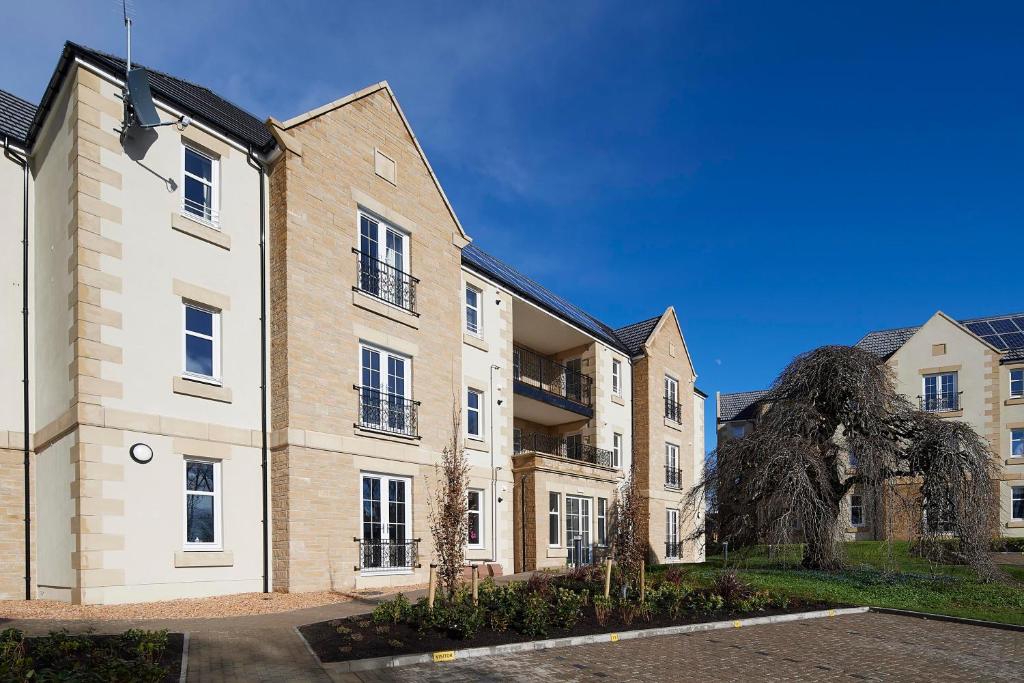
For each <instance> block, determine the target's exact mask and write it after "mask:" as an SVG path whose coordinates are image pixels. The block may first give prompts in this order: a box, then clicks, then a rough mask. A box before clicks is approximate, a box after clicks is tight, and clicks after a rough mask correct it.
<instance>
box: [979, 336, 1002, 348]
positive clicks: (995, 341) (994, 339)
mask: <svg viewBox="0 0 1024 683" xmlns="http://www.w3.org/2000/svg"><path fill="white" fill-rule="evenodd" d="M982 339H984V340H985V341H987V342H988V343H989V344H991V345H992V346H994V347H996V348H997V349H1005V348H1007V346H1006V342H1004V341H1003V340H1002V338H1001V337H1000V336H999V335H998V334H988V335H985V336H984V337H982Z"/></svg>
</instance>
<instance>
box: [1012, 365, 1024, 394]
mask: <svg viewBox="0 0 1024 683" xmlns="http://www.w3.org/2000/svg"><path fill="white" fill-rule="evenodd" d="M1010 398H1024V369H1022V370H1010Z"/></svg>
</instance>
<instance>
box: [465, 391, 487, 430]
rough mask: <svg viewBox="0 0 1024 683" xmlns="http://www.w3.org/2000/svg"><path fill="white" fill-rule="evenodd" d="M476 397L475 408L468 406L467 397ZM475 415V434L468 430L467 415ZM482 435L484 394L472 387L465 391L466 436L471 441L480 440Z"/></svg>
mask: <svg viewBox="0 0 1024 683" xmlns="http://www.w3.org/2000/svg"><path fill="white" fill-rule="evenodd" d="M470 396H476V408H474V407H472V406H471V405H470V404H469V397H470ZM470 413H476V429H477V431H476V432H471V431H470V430H469V415H470ZM483 433H484V392H482V391H480V390H479V389H473V388H472V387H470V388H468V389H466V436H468V437H469V438H471V439H478V440H482V439H483V438H484V437H483Z"/></svg>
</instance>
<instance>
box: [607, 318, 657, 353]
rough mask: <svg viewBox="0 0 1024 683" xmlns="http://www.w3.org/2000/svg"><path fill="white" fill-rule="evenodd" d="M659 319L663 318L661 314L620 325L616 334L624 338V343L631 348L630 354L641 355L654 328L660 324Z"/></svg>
mask: <svg viewBox="0 0 1024 683" xmlns="http://www.w3.org/2000/svg"><path fill="white" fill-rule="evenodd" d="M659 320H661V316H660V315H656V316H654V317H653V318H648V319H647V320H641V321H640V322H638V323H633V324H632V325H626V326H625V327H620V328H619V329H617V330H615V335H616V336H617V337H618V338H619V339H621V340H622V344H623V345H624V346H625V347H626V348H627V349H628V350H629V355H630V356H633V357H636V356H639V355H640V354H641V353H643V350H644V343H645V342H646V341H647V339H648V338H649V337H650V336H651V333H652V332H654V328H655V327H657V326H658V321H659Z"/></svg>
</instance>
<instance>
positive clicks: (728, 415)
mask: <svg viewBox="0 0 1024 683" xmlns="http://www.w3.org/2000/svg"><path fill="white" fill-rule="evenodd" d="M767 395H768V390H767V389H760V390H758V391H740V392H737V393H735V394H719V395H718V421H719V422H729V421H730V420H752V419H754V417H755V415H754V411H755V408H756V407H757V402H758V401H760V400H761V399H762V398H764V397H765V396H767Z"/></svg>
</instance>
